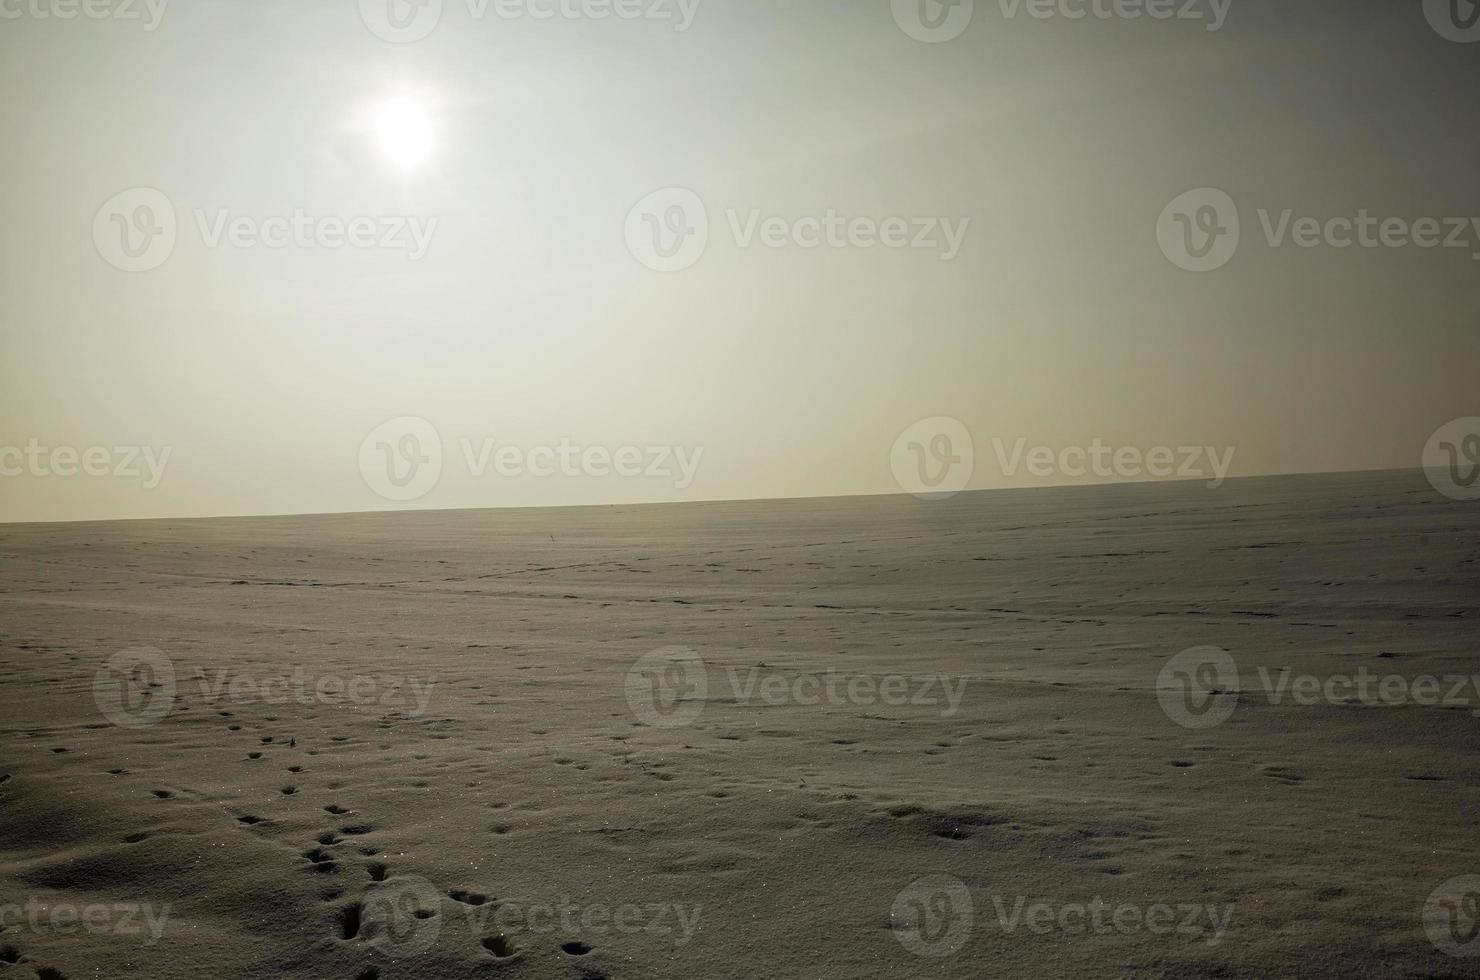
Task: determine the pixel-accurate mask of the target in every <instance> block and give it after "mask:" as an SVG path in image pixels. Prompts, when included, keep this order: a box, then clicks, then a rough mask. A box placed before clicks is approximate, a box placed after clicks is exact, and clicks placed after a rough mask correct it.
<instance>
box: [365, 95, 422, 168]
mask: <svg viewBox="0 0 1480 980" xmlns="http://www.w3.org/2000/svg"><path fill="white" fill-rule="evenodd" d="M370 128H371V131H372V132H373V133H374V134H375V143H376V145H377V146H378V147H379V148H380V152H381V155H382V156H384V157H385V159H386V160H387V161H388V162H389V163H390V164H391V165H392V166H394V167H396V168H397V169H399V170H405V171H410V170H415V169H417V168H418V167H420V166H421V165H422V164H424V163H425V162H426V161H427V160H428V159H429V158H430V157H431V155H432V151H433V150H434V149H436V133H435V131H434V128H433V126H432V117H431V115H430V114H429V113H428V112H427V110H426V107H425V106H423V105H422V104H421V103H420V102H418V101H417V100H416V99H413V98H406V97H402V98H394V99H387V100H386V101H384V102H382V103H380V104H379V105H377V106H376V107H375V108H374V109H373V110H372V112H371V116H370Z"/></svg>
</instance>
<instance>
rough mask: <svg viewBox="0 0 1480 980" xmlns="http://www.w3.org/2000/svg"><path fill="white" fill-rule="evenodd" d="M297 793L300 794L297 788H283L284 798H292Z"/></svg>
mask: <svg viewBox="0 0 1480 980" xmlns="http://www.w3.org/2000/svg"><path fill="white" fill-rule="evenodd" d="M296 792H298V787H297V786H284V787H283V788H282V794H283V795H284V796H292V795H293V794H294V793H296Z"/></svg>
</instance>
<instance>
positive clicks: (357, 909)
mask: <svg viewBox="0 0 1480 980" xmlns="http://www.w3.org/2000/svg"><path fill="white" fill-rule="evenodd" d="M364 912H365V907H364V906H363V905H361V904H360V903H359V902H351V903H350V904H348V905H346V906H345V907H344V908H342V909H340V910H339V931H340V934H341V935H343V936H344V938H345V939H353V938H355V937H356V936H358V935H359V934H360V918H361V916H362V915H364Z"/></svg>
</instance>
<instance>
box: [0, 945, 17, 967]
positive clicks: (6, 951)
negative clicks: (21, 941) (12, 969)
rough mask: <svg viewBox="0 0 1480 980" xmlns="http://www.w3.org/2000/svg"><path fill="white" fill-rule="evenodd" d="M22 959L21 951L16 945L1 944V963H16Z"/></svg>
mask: <svg viewBox="0 0 1480 980" xmlns="http://www.w3.org/2000/svg"><path fill="white" fill-rule="evenodd" d="M20 961H21V951H20V950H18V949H16V948H15V947H14V946H0V963H9V964H12V965H13V964H16V963H19V962H20Z"/></svg>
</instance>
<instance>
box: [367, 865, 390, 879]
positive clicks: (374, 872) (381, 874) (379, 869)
mask: <svg viewBox="0 0 1480 980" xmlns="http://www.w3.org/2000/svg"><path fill="white" fill-rule="evenodd" d="M365 870H366V871H367V872H368V873H369V875H370V880H371V881H385V876H386V872H387V871H388V869H387V868H386V866H385V865H383V864H381V863H380V862H379V861H376V862H374V863H373V864H370V865H368V866H367V867H366V868H365Z"/></svg>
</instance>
